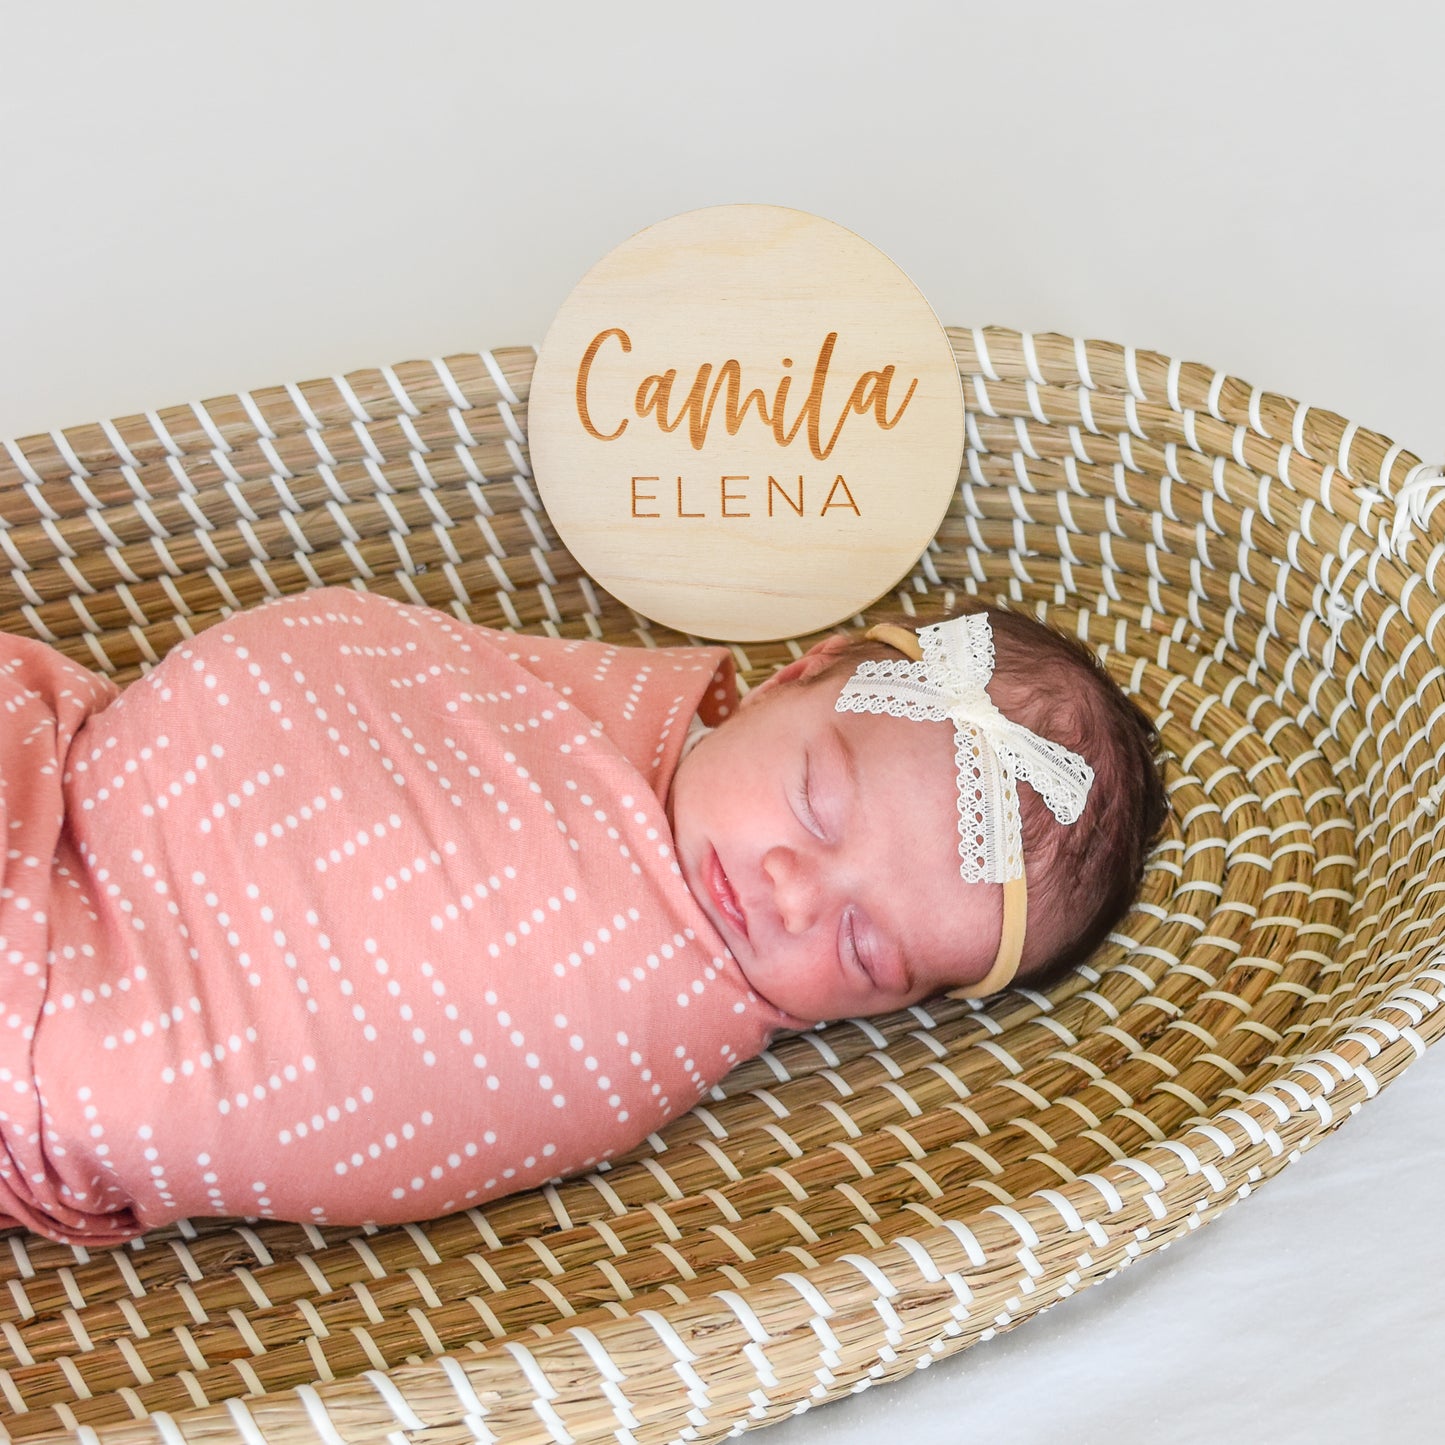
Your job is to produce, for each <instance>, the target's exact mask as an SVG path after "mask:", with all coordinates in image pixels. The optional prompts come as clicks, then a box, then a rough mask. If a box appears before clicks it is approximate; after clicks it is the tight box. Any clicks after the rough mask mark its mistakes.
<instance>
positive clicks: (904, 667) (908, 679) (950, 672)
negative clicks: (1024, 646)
mask: <svg viewBox="0 0 1445 1445" xmlns="http://www.w3.org/2000/svg"><path fill="white" fill-rule="evenodd" d="M918 640H919V643H920V644H921V646H922V648H923V657H922V660H921V661H918V662H905V661H888V662H861V663H859V664H858V666H857V668H856V669H855V670H854V673H853V676H852V677H850V678H849V679H848V681H847V682H846V683H844V685H843V691H842V693H841V694H840V696H839V698H838V702H837V711H839V712H872V713H887V714H889V715H890V716H892V717H903V718H912V719H915V720H917V721H920V722H924V721H926V722H948V721H951V722H952V723H953V736H954V756H955V758H956V760H957V762H958V853H959V857H960V858H962V860H963V865H962V868H961V872H962V874H963V877H964V879H965V880H966V881H967V882H969V883H980V882H987V883H1004V882H1007V881H1008V880H1009V879H1010V878H1021V877H1022V876H1023V871H1024V847H1023V827H1022V824H1021V823H1020V820H1019V795H1018V786H1017V785H1018V783H1019V782H1020V781H1022V782H1025V783H1028V784H1029V785H1030V787H1032V788H1033V790H1034V791H1035V792H1036V793H1037V794H1038V795H1039V796H1040V797H1041V798H1042V799H1043V800H1044V802H1045V803H1046V804H1047V805H1048V808H1049V811H1050V812H1051V813H1052V814H1053V815H1054V817H1056V818H1057V819H1058V820H1059V822H1061V823H1073V822H1075V821H1077V819H1078V817H1079V815H1080V814H1081V813H1082V812H1083V811H1084V804H1085V803H1086V802H1087V801H1088V797H1089V788H1090V786H1091V785H1092V783H1093V781H1094V770H1093V769H1092V768H1091V767H1090V766H1089V765H1088V763H1086V762H1085V761H1084V760H1083V758H1081V757H1079V755H1078V754H1077V753H1072V752H1070V751H1069V750H1068V749H1067V748H1065V747H1061V746H1060V745H1059V744H1058V743H1053V742H1050V741H1049V740H1048V739H1047V738H1041V737H1038V736H1037V735H1036V734H1034V733H1032V732H1030V731H1029V730H1028V728H1026V727H1023V726H1022V725H1021V724H1019V723H1015V722H1010V721H1009V719H1008V718H1006V717H1005V716H1004V715H1003V714H1002V713H1001V712H1000V711H999V710H998V708H997V707H995V706H994V703H993V699H992V698H990V697H989V695H988V683H989V679H990V678H992V676H993V663H994V651H993V629H992V628H991V627H990V626H989V621H988V617H987V616H986V615H985V614H983V613H970V614H968V615H966V616H964V617H955V618H953V619H951V620H950V621H948V622H939V623H935V624H934V625H933V626H932V627H923V628H920V629H919V631H918Z"/></svg>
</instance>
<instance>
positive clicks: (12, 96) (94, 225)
mask: <svg viewBox="0 0 1445 1445" xmlns="http://www.w3.org/2000/svg"><path fill="white" fill-rule="evenodd" d="M1442 52H1445V7H1441V6H1440V5H1438V4H1434V3H1426V0H1421V3H1417V4H1408V3H1381V0H1372V3H1369V4H1363V3H1362V4H1358V5H1347V4H1344V3H1340V0H1321V3H1313V4H1311V3H1304V0H1296V3H1288V4H1285V3H1275V4H1271V3H1266V0H1253V3H1247V0H1212V3H1210V4H1209V5H1207V6H1204V5H1188V6H1185V5H1182V4H1177V3H1176V4H1167V3H1158V0H1155V3H1142V0H1141V3H1126V0H1090V3H1088V4H1068V3H1054V4H1042V3H1039V4H1025V3H1014V4H1006V3H1002V0H989V3H976V0H955V3H944V0H939V3H931V4H930V3H923V0H904V3H899V0H893V3H880V0H833V3H822V0H817V3H809V4H798V3H792V4H789V3H785V0H771V3H769V0H763V3H758V0H730V3H728V4H726V5H724V4H723V3H721V0H710V3H708V4H705V5H695V4H686V3H682V0H673V3H641V0H612V3H593V4H555V3H553V4H544V3H537V0H534V3H531V4H526V3H520V0H514V3H512V4H510V5H506V6H503V5H501V4H490V3H475V0H472V3H467V0H453V3H448V0H408V3H405V4H401V3H394V4H388V3H384V0H349V3H348V0H247V3H243V4H236V5H229V6H222V5H211V4H205V3H200V0H137V3H128V4H126V5H124V6H120V5H110V4H106V3H101V0H89V3H71V4H66V5H58V4H57V5H49V6H45V5H30V6H22V5H21V4H19V3H18V0H15V3H9V4H5V5H4V6H3V12H0V76H3V82H0V198H3V201H0V205H3V213H0V214H3V224H0V436H4V435H22V434H25V433H29V432H32V431H38V430H44V429H48V428H51V427H54V426H68V425H72V424H75V423H80V422H85V421H91V420H94V419H96V418H98V417H102V416H115V415H124V414H127V413H130V412H133V411H136V410H140V409H144V408H149V407H153V406H163V405H167V404H169V403H173V402H183V401H187V400H190V399H192V398H202V397H207V396H212V395H216V394H218V393H225V392H231V391H235V390H237V389H238V388H250V387H256V386H263V385H267V384H270V383H273V382H279V381H285V380H301V379H305V378H307V377H310V376H315V375H323V374H327V373H331V372H336V371H345V370H349V369H352V368H355V367H359V366H372V365H377V364H380V363H389V362H396V361H399V360H403V359H406V358H409V357H413V356H430V355H436V354H440V353H444V352H448V351H460V350H469V349H477V348H479V347H488V346H497V345H506V344H512V343H517V342H535V341H539V340H540V339H541V337H542V335H543V333H544V331H545V329H546V326H547V324H548V321H549V319H550V317H551V314H552V312H553V310H554V309H555V308H556V306H557V305H558V304H559V302H560V301H561V299H562V298H563V297H564V296H565V295H566V293H567V291H568V290H569V289H570V288H571V286H572V285H573V283H574V282H575V281H576V280H577V279H578V278H579V277H580V276H581V275H582V273H583V272H584V271H586V270H587V268H588V267H589V266H590V265H591V264H592V262H593V261H595V260H596V259H597V258H599V257H600V256H601V255H602V254H604V253H605V252H606V251H607V250H608V249H610V248H611V247H612V246H613V245H615V244H616V243H617V242H619V241H621V240H622V239H624V238H625V237H626V236H628V235H630V234H631V233H632V232H634V231H636V230H638V229H640V228H641V227H642V226H644V225H647V224H649V223H651V222H653V221H656V220H660V219H662V218H663V217H665V216H668V215H672V214H674V213H676V212H678V211H682V210H687V209H690V208H692V207H695V206H701V205H708V204H713V203H717V202H722V201H733V200H751V201H769V202H774V203H778V204H783V205H790V206H797V207H801V208H803V209H806V210H812V211H816V212H818V213H820V214H822V215H825V216H828V217H831V218H832V219H834V220H836V221H839V222H841V223H843V224H845V225H847V226H850V227H852V228H853V229H854V230H856V231H858V232H859V233H861V234H862V235H864V236H865V237H867V238H868V239H870V240H871V241H873V242H874V243H875V244H877V245H879V246H881V247H882V248H883V249H884V250H885V251H887V252H888V253H889V254H890V255H891V256H892V257H893V258H894V259H895V260H896V261H897V262H898V263H899V264H900V265H901V266H902V267H903V268H904V269H905V270H906V271H908V272H909V274H910V275H911V276H912V277H913V279H914V280H915V281H916V282H917V283H918V284H919V286H920V287H921V288H922V290H923V291H924V293H925V294H926V295H927V296H928V297H929V298H930V299H931V300H932V302H933V304H934V306H935V309H936V310H937V311H938V313H939V315H940V317H941V318H942V319H943V320H944V321H945V322H948V323H951V324H960V325H973V324H985V323H990V322H998V323H1001V324H1005V325H1012V326H1019V327H1023V328H1026V329H1031V330H1050V329H1052V330H1060V331H1064V332H1068V333H1072V334H1083V335H1087V336H1091V337H1101V338H1105V339H1109V340H1116V341H1123V342H1129V343H1133V344H1135V345H1138V346H1142V347H1153V348H1156V349H1159V350H1162V351H1164V352H1166V353H1169V354H1171V355H1177V356H1180V357H1183V358H1184V359H1187V360H1198V361H1205V362H1208V363H1209V364H1211V365H1213V366H1216V367H1219V368H1222V369H1225V370H1229V371H1232V372H1233V373H1235V374H1236V375H1239V376H1242V377H1243V378H1245V379H1246V380H1248V381H1251V382H1255V383H1259V384H1262V385H1264V386H1267V387H1269V388H1271V389H1275V390H1280V391H1284V392H1286V393H1288V394H1291V395H1294V396H1297V397H1300V398H1302V399H1304V400H1307V401H1309V402H1311V403H1313V404H1316V405H1321V406H1326V407H1330V408H1332V409H1334V410H1336V411H1339V412H1342V413H1343V414H1345V415H1346V416H1348V417H1350V418H1352V419H1354V420H1357V421H1359V422H1361V423H1362V424H1365V425H1367V426H1372V427H1374V428H1376V429H1378V430H1381V431H1384V432H1385V433H1386V434H1388V435H1391V436H1393V437H1394V438H1395V439H1397V440H1399V441H1402V442H1404V443H1406V445H1408V446H1409V447H1410V448H1411V449H1412V450H1414V451H1416V452H1418V453H1419V454H1420V455H1421V456H1422V457H1424V458H1425V459H1426V460H1431V461H1440V460H1445V386H1442V383H1445V274H1442V273H1445V183H1442V165H1441V153H1442V141H1445V83H1442V75H1441V67H1440V56H1441V54H1442ZM1442 1055H1445V1051H1439V1052H1437V1054H1436V1055H1434V1056H1432V1057H1431V1058H1429V1059H1427V1060H1426V1061H1425V1062H1423V1063H1422V1064H1420V1065H1419V1066H1418V1067H1417V1068H1416V1069H1414V1070H1412V1072H1411V1073H1410V1074H1409V1075H1407V1077H1406V1078H1405V1080H1404V1081H1403V1082H1402V1083H1401V1084H1400V1085H1399V1086H1398V1087H1397V1088H1395V1089H1392V1090H1391V1091H1390V1092H1389V1093H1388V1094H1387V1095H1386V1096H1385V1097H1383V1098H1382V1099H1380V1100H1379V1101H1377V1102H1376V1103H1374V1104H1372V1105H1371V1106H1370V1108H1369V1109H1368V1110H1367V1111H1366V1112H1365V1114H1364V1115H1363V1116H1362V1117H1361V1118H1360V1119H1359V1120H1356V1121H1353V1122H1351V1123H1350V1124H1349V1125H1348V1127H1347V1128H1346V1129H1345V1131H1344V1133H1343V1134H1342V1135H1341V1136H1340V1137H1339V1138H1337V1139H1333V1140H1330V1141H1329V1142H1327V1143H1326V1144H1325V1145H1324V1146H1322V1147H1321V1148H1320V1149H1319V1150H1318V1151H1317V1152H1316V1153H1314V1154H1312V1155H1311V1156H1309V1158H1307V1159H1306V1160H1304V1161H1302V1162H1301V1163H1300V1164H1299V1165H1297V1166H1296V1167H1295V1168H1294V1169H1292V1170H1290V1171H1287V1173H1286V1175H1285V1176H1284V1177H1283V1178H1282V1179H1281V1180H1279V1181H1278V1182H1277V1183H1275V1184H1273V1185H1271V1186H1270V1187H1269V1188H1268V1189H1266V1190H1264V1191H1262V1192H1261V1194H1260V1196H1259V1197H1258V1198H1255V1199H1251V1200H1249V1201H1247V1202H1246V1203H1245V1204H1244V1205H1243V1206H1242V1207H1241V1208H1239V1209H1236V1210H1234V1211H1231V1213H1230V1214H1229V1215H1228V1216H1226V1219H1225V1220H1224V1221H1222V1222H1221V1223H1220V1224H1219V1225H1217V1226H1214V1227H1212V1228H1211V1229H1210V1230H1207V1231H1205V1233H1204V1234H1203V1236H1201V1237H1200V1238H1198V1239H1191V1240H1190V1241H1189V1242H1188V1243H1186V1244H1184V1245H1182V1246H1181V1247H1180V1248H1179V1249H1171V1250H1170V1251H1169V1252H1168V1254H1167V1255H1165V1256H1163V1257H1159V1258H1156V1259H1151V1260H1149V1261H1147V1262H1145V1263H1143V1264H1141V1265H1139V1266H1136V1267H1135V1269H1133V1270H1131V1271H1130V1272H1129V1273H1128V1274H1126V1275H1125V1276H1123V1277H1122V1278H1121V1279H1119V1280H1115V1281H1112V1282H1110V1283H1109V1284H1108V1285H1105V1286H1104V1287H1103V1288H1101V1289H1097V1290H1094V1291H1091V1292H1089V1293H1087V1294H1086V1295H1084V1296H1083V1297H1081V1298H1080V1299H1077V1300H1074V1301H1071V1302H1069V1304H1067V1305H1066V1306H1065V1307H1064V1308H1062V1309H1056V1310H1053V1311H1051V1312H1050V1313H1049V1314H1048V1315H1046V1316H1044V1317H1043V1318H1042V1319H1040V1320H1037V1321H1035V1322H1033V1323H1032V1324H1030V1325H1027V1326H1025V1327H1024V1328H1023V1329H1021V1330H1020V1331H1018V1332H1017V1333H1016V1334H1014V1335H1011V1336H1009V1337H1007V1338H1005V1339H1002V1340H999V1341H996V1342H994V1343H993V1344H991V1345H989V1346H986V1347H983V1348H981V1349H978V1350H975V1351H972V1352H970V1353H969V1354H967V1355H965V1356H963V1357H961V1358H959V1359H957V1360H955V1361H952V1362H950V1363H949V1364H948V1365H945V1366H941V1367H936V1368H934V1369H933V1370H930V1371H929V1372H928V1373H927V1374H926V1375H923V1376H920V1377H918V1379H917V1380H915V1381H910V1382H908V1383H906V1384H903V1385H899V1386H895V1387H892V1388H889V1389H886V1390H880V1391H875V1392H872V1393H871V1394H870V1395H868V1396H865V1397H864V1398H862V1399H860V1400H858V1401H855V1402H851V1403H850V1404H848V1405H844V1406H841V1407H838V1408H836V1409H830V1410H827V1411H823V1412H818V1413H814V1414H812V1415H809V1416H808V1417H806V1418H804V1419H802V1420H800V1421H797V1422H795V1423H792V1424H789V1425H787V1426H783V1427H780V1428H779V1429H778V1430H776V1431H774V1432H773V1435H772V1436H771V1437H768V1438H772V1439H776V1440H777V1441H779V1442H782V1441H784V1440H790V1441H793V1442H797V1445H802V1442H804V1441H810V1442H811V1441H820V1440H823V1439H827V1440H829V1441H831V1442H833V1445H839V1442H842V1441H845V1440H847V1441H853V1440H856V1441H859V1442H862V1441H872V1440H877V1439H879V1438H882V1436H883V1434H884V1432H885V1431H887V1430H892V1431H895V1432H897V1433H898V1435H899V1438H907V1439H909V1440H910V1441H916V1442H924V1441H938V1442H943V1441H949V1442H952V1441H958V1440H964V1439H975V1438H977V1439H988V1440H990V1441H993V1442H997V1441H1003V1442H1009V1441H1023V1442H1032V1441H1043V1440H1049V1441H1054V1440H1073V1441H1079V1442H1101V1445H1102V1442H1110V1445H1131V1442H1143V1441H1146V1440H1148V1441H1154V1440H1168V1441H1171V1442H1174V1441H1195V1440H1199V1441H1203V1440H1206V1439H1213V1438H1219V1437H1221V1436H1223V1437H1230V1438H1234V1437H1239V1438H1258V1439H1262V1440H1268V1441H1270V1442H1274V1445H1280V1442H1283V1445H1289V1442H1296V1441H1298V1442H1304V1441H1306V1440H1308V1441H1311V1442H1326V1445H1329V1442H1334V1441H1344V1440H1347V1439H1349V1440H1358V1439H1372V1438H1373V1439H1379V1438H1385V1437H1386V1436H1387V1435H1388V1436H1389V1437H1390V1438H1393V1439H1397V1440H1401V1441H1406V1442H1411V1441H1418V1440H1427V1439H1436V1438H1439V1430H1440V1424H1439V1419H1438V1406H1437V1404H1436V1384H1435V1381H1436V1380H1437V1379H1438V1361H1439V1359H1440V1357H1441V1348H1442V1346H1445V1302H1442V1296H1441V1291H1440V1288H1439V1285H1438V1281H1439V1280H1440V1279H1441V1278H1442V1275H1445V1239H1442V1230H1441V1228H1440V1223H1439V1220H1440V1212H1439V1208H1438V1204H1437V1201H1438V1199H1439V1197H1440V1194H1441V1189H1442V1186H1445V1125H1442V1124H1441V1122H1440V1113H1441V1102H1442V1094H1445V1056H1442Z"/></svg>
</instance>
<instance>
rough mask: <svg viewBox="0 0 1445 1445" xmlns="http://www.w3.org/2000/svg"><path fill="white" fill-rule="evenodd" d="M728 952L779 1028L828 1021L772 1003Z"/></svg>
mask: <svg viewBox="0 0 1445 1445" xmlns="http://www.w3.org/2000/svg"><path fill="white" fill-rule="evenodd" d="M704 911H706V910H704ZM709 917H711V915H709ZM713 927H714V928H716V927H717V923H716V920H713ZM724 946H726V945H724ZM728 953H729V955H730V956H731V958H732V960H733V962H734V963H735V964H737V966H738V972H739V973H741V974H742V976H743V981H744V982H745V983H746V984H747V986H748V987H749V988H750V989H751V990H752V991H753V992H754V993H755V994H756V995H757V996H758V997H759V998H760V999H761V1000H762V1001H763V1002H764V1003H765V1004H767V1006H768V1007H769V1008H770V1009H772V1011H773V1012H774V1013H775V1014H777V1016H778V1020H779V1024H778V1027H779V1028H784V1029H794V1030H799V1029H815V1028H819V1027H821V1026H822V1025H823V1024H825V1023H827V1022H828V1020H827V1019H826V1018H817V1019H805V1018H800V1017H799V1016H798V1015H797V1014H793V1013H789V1012H788V1010H787V1009H785V1008H783V1007H782V1006H781V1005H779V1004H777V1003H774V1001H773V1000H772V998H771V997H770V996H769V995H768V991H767V989H765V988H759V987H758V985H757V983H756V982H755V981H754V979H753V976H752V974H751V973H749V972H748V966H747V964H745V963H744V962H743V960H742V959H740V958H739V957H738V956H737V954H736V953H734V952H733V950H732V949H728Z"/></svg>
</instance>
